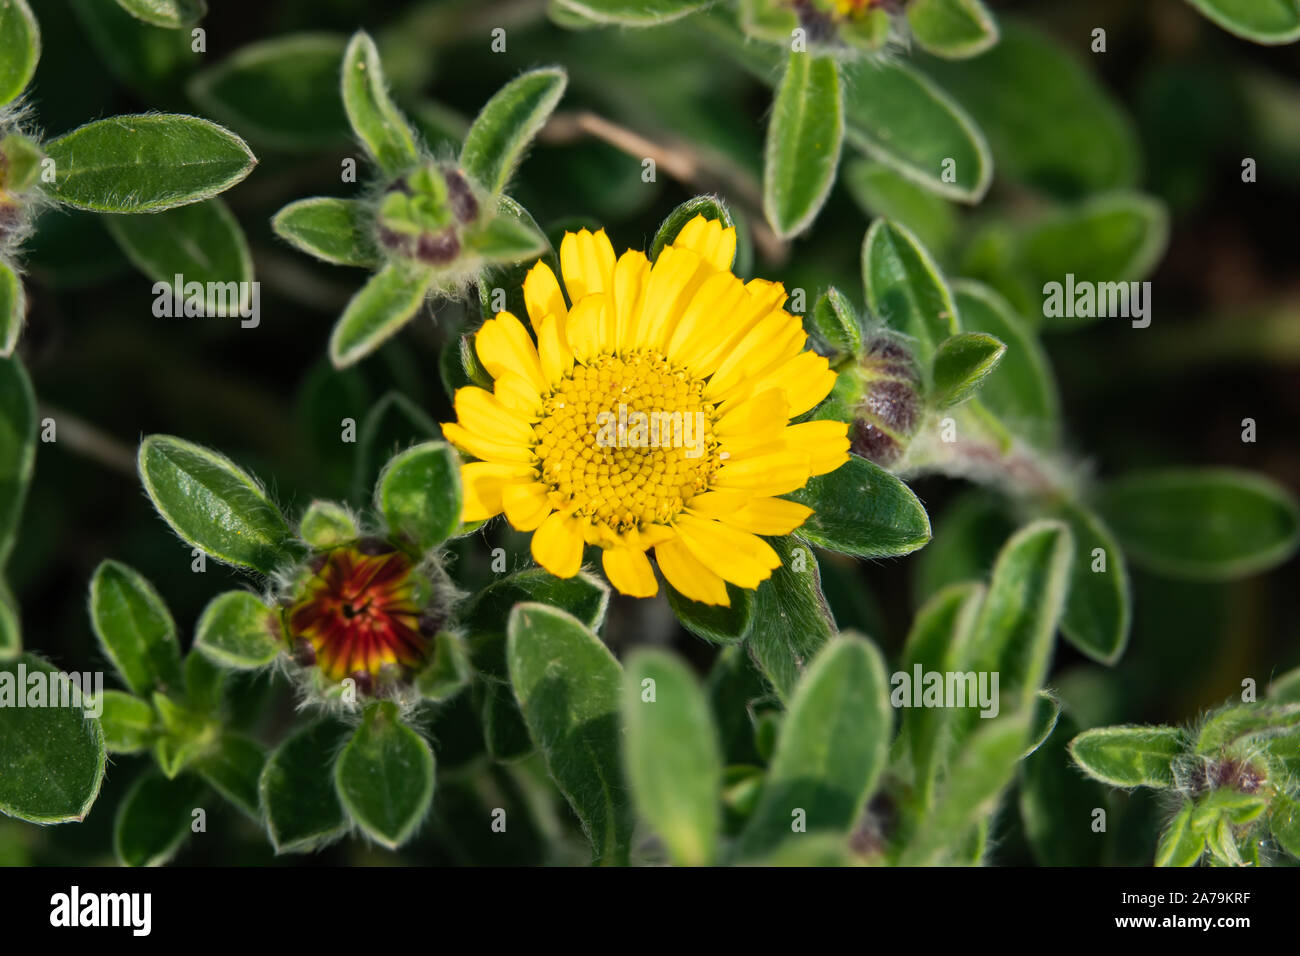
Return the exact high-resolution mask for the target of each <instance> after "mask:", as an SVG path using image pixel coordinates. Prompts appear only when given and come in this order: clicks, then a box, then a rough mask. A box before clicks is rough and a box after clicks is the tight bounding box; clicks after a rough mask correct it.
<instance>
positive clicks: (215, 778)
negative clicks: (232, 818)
mask: <svg viewBox="0 0 1300 956" xmlns="http://www.w3.org/2000/svg"><path fill="white" fill-rule="evenodd" d="M265 766H266V751H265V750H263V749H262V745H261V744H259V743H258V742H257V741H256V740H252V739H250V738H248V737H244V736H241V735H240V734H230V733H227V734H223V735H222V737H221V739H220V740H218V741H217V744H216V747H215V748H213V750H212V751H211V752H210V753H208V754H206V755H205V756H203V757H202V758H201V759H200V760H199V761H198V762H197V763H196V764H195V769H197V770H198V772H199V775H200V776H201V777H202V778H203V779H204V780H206V781H207V782H208V784H209V785H210V786H211V787H212V789H213V790H215V791H217V793H219V794H221V795H222V796H223V797H225V798H226V799H227V800H229V801H230V802H231V803H233V804H234V805H235V806H237V807H238V808H239V809H240V810H243V811H244V812H245V813H246V814H248V815H249V816H250V817H252V818H253V819H254V820H260V819H261V810H260V809H259V801H258V795H257V782H258V780H259V779H260V777H261V776H262V768H263V767H265Z"/></svg>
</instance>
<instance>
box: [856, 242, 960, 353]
mask: <svg viewBox="0 0 1300 956" xmlns="http://www.w3.org/2000/svg"><path fill="white" fill-rule="evenodd" d="M862 281H863V284H864V285H865V287H866V293H867V307H868V308H869V309H870V310H871V313H872V314H873V315H874V316H875V317H876V318H878V319H880V320H881V321H882V322H884V323H885V325H887V326H889V327H890V328H891V329H894V330H895V331H897V332H901V333H903V334H904V335H907V336H909V337H910V338H911V339H912V343H913V346H914V348H913V353H914V354H915V356H916V358H917V361H918V362H920V363H921V365H922V366H923V367H925V366H928V365H929V364H930V362H931V360H932V359H933V357H934V352H935V349H937V348H938V346H939V343H941V342H943V341H944V340H945V339H947V338H948V337H949V336H951V335H955V334H956V333H957V332H958V331H960V329H959V327H958V324H957V306H956V305H955V304H954V303H953V300H952V293H951V292H950V291H949V290H948V284H947V282H945V281H944V278H943V274H942V273H941V272H940V271H939V267H938V266H937V265H935V263H934V260H933V259H931V258H930V254H929V253H928V252H926V251H925V249H924V248H923V247H922V246H921V244H920V243H919V242H918V241H917V239H916V237H915V236H913V235H912V234H911V233H910V232H908V231H907V230H906V229H905V228H903V227H902V226H900V225H898V224H897V223H892V222H890V221H889V220H887V219H877V220H876V221H875V222H873V223H872V224H871V228H870V229H868V230H867V236H866V239H865V240H864V241H863V243H862Z"/></svg>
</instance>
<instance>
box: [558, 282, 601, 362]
mask: <svg viewBox="0 0 1300 956" xmlns="http://www.w3.org/2000/svg"><path fill="white" fill-rule="evenodd" d="M605 307H606V299H605V297H604V296H603V295H589V296H587V297H586V298H584V299H579V300H578V301H577V302H576V303H574V306H573V308H572V309H570V310H569V318H568V323H567V325H566V326H565V329H564V335H565V338H567V339H568V340H569V348H571V349H572V350H573V356H574V358H576V359H578V360H579V361H585V360H586V359H588V358H591V357H592V356H593V355H596V354H598V353H599V352H601V351H603V350H604V349H605V342H604V338H603V337H602V334H601V329H602V327H603V325H604V316H605Z"/></svg>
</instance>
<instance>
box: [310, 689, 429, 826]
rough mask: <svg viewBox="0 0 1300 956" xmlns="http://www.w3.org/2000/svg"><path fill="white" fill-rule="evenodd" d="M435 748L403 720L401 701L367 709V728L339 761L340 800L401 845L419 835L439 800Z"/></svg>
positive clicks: (336, 770) (360, 821)
mask: <svg viewBox="0 0 1300 956" xmlns="http://www.w3.org/2000/svg"><path fill="white" fill-rule="evenodd" d="M433 773H434V760H433V751H431V750H430V749H429V745H428V744H427V743H425V741H424V738H423V737H421V736H420V735H419V734H417V733H416V732H415V731H414V730H412V729H411V728H410V727H407V726H406V725H405V724H403V723H402V722H401V720H400V719H399V718H398V713H397V705H396V704H394V703H393V702H392V701H378V702H376V703H373V704H370V705H369V706H368V707H367V708H366V712H365V716H364V717H363V718H362V721H361V726H360V727H359V728H357V732H356V733H355V734H353V736H352V739H351V740H349V741H348V743H347V745H346V746H345V747H344V748H343V751H342V752H341V753H340V754H339V759H338V762H337V763H336V764H335V765H334V786H335V789H336V790H337V792H338V795H339V801H340V802H341V803H342V804H343V806H344V808H345V809H346V810H347V812H348V815H349V816H350V817H351V818H352V820H353V822H354V823H356V824H357V826H359V827H360V828H361V829H362V831H363V832H364V833H365V834H366V835H367V836H369V837H371V838H372V839H374V840H375V841H377V842H378V843H381V844H383V845H384V846H386V847H388V848H389V849H396V848H397V847H399V846H401V845H402V844H403V843H405V842H406V841H407V840H409V839H410V838H411V837H412V836H413V835H414V834H415V831H416V829H417V828H418V827H419V826H420V822H421V821H422V820H423V819H424V816H425V814H426V813H428V812H429V806H430V804H431V803H432V802H433Z"/></svg>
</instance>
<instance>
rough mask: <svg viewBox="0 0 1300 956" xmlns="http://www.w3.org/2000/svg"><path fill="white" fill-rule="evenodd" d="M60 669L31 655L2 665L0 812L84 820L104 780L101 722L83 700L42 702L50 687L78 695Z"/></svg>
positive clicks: (22, 817) (29, 817) (49, 819)
mask: <svg viewBox="0 0 1300 956" xmlns="http://www.w3.org/2000/svg"><path fill="white" fill-rule="evenodd" d="M59 674H60V671H59V670H58V668H56V667H53V666H52V665H50V664H48V663H46V662H45V661H43V660H41V659H40V658H39V657H37V656H35V655H34V654H24V655H23V656H22V657H20V658H19V659H18V660H16V661H10V662H8V663H4V664H0V813H4V814H7V815H8V816H11V817H17V818H18V819H19V820H26V821H28V822H29V823H42V824H44V823H68V822H71V821H73V820H77V821H80V820H84V819H85V817H86V814H87V813H89V812H90V807H91V804H93V803H94V802H95V798H96V797H97V796H98V795H99V785H100V783H102V782H103V779H104V732H103V731H102V730H101V729H100V725H99V721H98V720H95V719H94V718H93V717H89V716H87V715H86V713H85V711H84V708H83V707H81V706H68V707H63V706H57V707H51V706H46V705H48V703H49V702H50V701H51V700H52V699H53V697H52V696H51V695H52V694H54V693H57V694H58V695H59V698H60V701H62V700H63V699H64V698H63V695H64V693H65V692H66V693H67V694H68V696H69V699H70V700H72V701H75V699H76V698H75V696H74V694H73V691H74V689H75V688H74V686H72V685H64V684H62V682H61V681H59V680H56V677H57V675H59ZM34 678H36V681H35V682H34V681H33V679H34ZM36 686H41V687H43V688H44V689H45V693H44V695H43V697H44V702H45V703H44V704H42V705H39V706H38V704H37V698H36V696H35V690H34V689H35V687H36ZM87 689H89V688H87ZM19 698H22V702H23V706H18V703H19Z"/></svg>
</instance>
